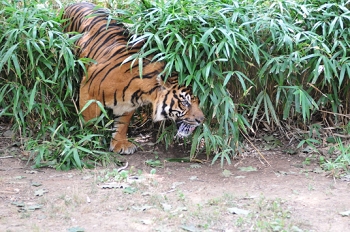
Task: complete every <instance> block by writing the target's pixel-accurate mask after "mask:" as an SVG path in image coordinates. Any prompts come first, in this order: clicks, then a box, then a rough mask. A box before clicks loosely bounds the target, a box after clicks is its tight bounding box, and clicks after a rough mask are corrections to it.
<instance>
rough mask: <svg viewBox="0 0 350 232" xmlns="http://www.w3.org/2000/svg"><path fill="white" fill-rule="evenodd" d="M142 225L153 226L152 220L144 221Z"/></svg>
mask: <svg viewBox="0 0 350 232" xmlns="http://www.w3.org/2000/svg"><path fill="white" fill-rule="evenodd" d="M141 223H142V224H144V225H151V224H152V220H150V219H142V220H141Z"/></svg>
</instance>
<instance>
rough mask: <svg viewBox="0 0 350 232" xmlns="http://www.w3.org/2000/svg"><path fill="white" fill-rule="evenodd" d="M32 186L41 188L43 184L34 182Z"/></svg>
mask: <svg viewBox="0 0 350 232" xmlns="http://www.w3.org/2000/svg"><path fill="white" fill-rule="evenodd" d="M32 186H34V187H39V186H41V183H38V182H32Z"/></svg>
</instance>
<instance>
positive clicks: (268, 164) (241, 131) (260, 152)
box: [240, 130, 272, 168]
mask: <svg viewBox="0 0 350 232" xmlns="http://www.w3.org/2000/svg"><path fill="white" fill-rule="evenodd" d="M240 131H241V130H240ZM241 134H242V135H243V137H244V138H245V139H246V140H248V142H249V143H250V145H252V146H253V148H254V149H255V150H256V151H257V152H258V154H259V155H260V156H261V157H262V158H263V159H264V160H265V162H266V163H267V164H268V165H269V166H270V167H271V168H272V166H271V164H270V163H269V162H268V161H267V160H266V159H265V157H264V155H263V154H261V152H260V150H259V149H258V148H257V147H256V146H254V144H253V143H252V141H250V140H249V139H248V137H247V136H245V134H244V133H243V132H242V131H241Z"/></svg>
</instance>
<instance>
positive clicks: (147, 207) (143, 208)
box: [131, 205, 153, 211]
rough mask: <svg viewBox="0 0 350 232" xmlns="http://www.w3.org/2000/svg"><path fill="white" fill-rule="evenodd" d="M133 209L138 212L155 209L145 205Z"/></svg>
mask: <svg viewBox="0 0 350 232" xmlns="http://www.w3.org/2000/svg"><path fill="white" fill-rule="evenodd" d="M131 208H133V209H134V210H136V211H145V210H147V209H150V208H153V206H150V205H143V206H140V207H139V206H132V207H131Z"/></svg>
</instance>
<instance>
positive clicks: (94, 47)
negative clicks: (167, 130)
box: [62, 3, 205, 154]
mask: <svg viewBox="0 0 350 232" xmlns="http://www.w3.org/2000/svg"><path fill="white" fill-rule="evenodd" d="M62 19H63V20H64V24H63V26H64V31H65V32H67V33H68V32H77V33H81V37H80V38H79V39H78V40H77V41H76V47H77V49H76V51H75V55H76V56H77V57H79V58H89V59H92V60H93V61H94V62H90V63H89V64H86V72H84V74H83V75H82V78H81V82H80V90H79V108H80V110H82V109H83V108H84V110H83V111H82V116H83V118H84V121H85V122H87V121H89V120H91V119H93V118H96V117H98V116H99V115H100V114H101V108H100V107H98V104H97V102H96V101H98V102H101V103H102V104H103V106H104V107H105V108H109V109H111V110H112V112H113V117H114V122H113V132H112V139H111V141H110V146H109V150H110V151H111V152H116V153H119V154H133V153H134V152H135V151H136V150H137V146H136V145H135V144H134V143H132V142H130V141H129V139H128V138H127V131H128V127H129V124H130V120H131V118H132V115H133V114H134V112H135V110H136V109H137V108H139V107H142V106H145V105H148V104H152V119H153V121H154V122H157V121H161V120H167V119H170V120H172V121H174V122H175V123H176V124H177V126H178V131H177V136H178V137H187V136H189V135H190V134H192V133H193V131H194V130H195V129H196V128H197V127H198V126H200V125H201V124H202V123H203V121H204V120H205V116H204V114H203V112H202V110H201V109H200V107H199V99H198V97H195V96H194V95H193V93H192V89H191V87H188V86H183V85H179V82H178V74H177V73H173V74H171V75H170V77H168V78H166V79H165V78H164V75H162V72H163V71H164V68H165V62H163V61H153V60H152V58H153V57H152V56H151V55H150V56H148V57H146V58H144V59H143V62H142V64H141V65H139V61H138V59H136V60H135V61H132V60H128V59H127V58H128V57H130V56H132V55H134V54H137V53H138V52H139V51H140V49H141V46H142V43H139V44H133V45H132V46H131V45H130V44H129V40H130V38H131V36H132V33H130V32H129V30H128V28H127V27H126V26H125V25H124V24H123V23H120V22H118V21H117V20H114V19H111V18H110V13H109V11H108V10H107V9H105V8H99V7H96V5H94V4H91V3H75V4H72V5H69V6H67V7H66V8H65V9H64V11H63V14H62ZM141 67H142V70H140V68H141ZM140 71H141V72H140ZM141 74H142V75H141ZM91 100H95V101H91ZM88 102H89V103H91V102H92V103H91V104H90V105H88V104H87V103H88ZM86 105H88V106H87V107H86ZM84 106H85V107H84Z"/></svg>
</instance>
